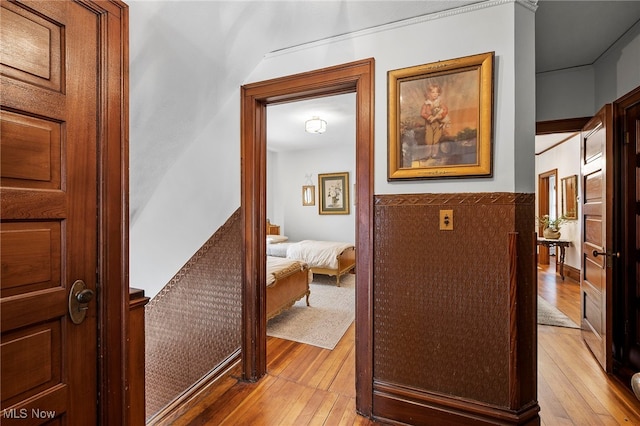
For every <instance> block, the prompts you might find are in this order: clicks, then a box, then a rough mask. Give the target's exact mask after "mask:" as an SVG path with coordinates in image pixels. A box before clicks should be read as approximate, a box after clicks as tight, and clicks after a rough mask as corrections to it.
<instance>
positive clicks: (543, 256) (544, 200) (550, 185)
mask: <svg viewBox="0 0 640 426" xmlns="http://www.w3.org/2000/svg"><path fill="white" fill-rule="evenodd" d="M557 180H558V169H553V170H549V171H546V172H544V173H540V174H539V175H538V197H537V198H538V217H544V216H549V217H550V218H552V219H553V218H556V217H557V216H556V215H557V205H558V197H557V193H556V181H557ZM542 231H543V229H542V225H540V226H539V228H538V235H542ZM552 250H553V248H549V247H546V246H542V245H541V246H539V247H538V263H539V264H540V265H549V262H550V256H551V255H554V254H555V253H554V252H553V251H552Z"/></svg>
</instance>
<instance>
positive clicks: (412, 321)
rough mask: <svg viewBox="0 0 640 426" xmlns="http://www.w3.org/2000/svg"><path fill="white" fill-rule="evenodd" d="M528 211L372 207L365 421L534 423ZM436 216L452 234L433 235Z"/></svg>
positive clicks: (432, 197)
mask: <svg viewBox="0 0 640 426" xmlns="http://www.w3.org/2000/svg"><path fill="white" fill-rule="evenodd" d="M534 200H535V198H534V194H513V193H480V194H475V193H474V194H416V195H380V196H377V197H376V199H375V236H374V247H375V248H374V253H375V257H374V258H375V261H374V277H375V280H374V314H373V318H374V322H373V323H374V331H373V335H374V360H373V363H374V413H376V412H378V410H377V409H376V407H378V408H380V407H384V408H385V409H384V410H382V411H387V413H386V414H387V415H388V410H392V411H393V412H396V413H397V416H395V417H393V419H394V420H399V421H403V422H407V423H411V422H412V421H416V419H418V418H421V419H423V420H424V421H426V419H429V418H431V419H432V420H435V419H437V418H439V419H440V420H442V421H445V422H447V424H457V422H456V421H455V419H458V420H459V421H460V424H464V423H465V421H469V420H470V419H474V421H476V422H479V423H477V424H483V421H486V422H487V423H492V422H495V421H496V420H497V419H498V418H500V419H501V420H500V421H503V422H505V423H504V424H525V423H528V422H529V421H531V420H532V419H533V418H537V412H538V406H537V401H536V398H537V396H536V394H537V392H536V371H537V367H536V360H537V357H536V326H535V303H536V302H535V295H536V288H535V286H536V281H535V280H536V269H535V240H534V225H535V221H534ZM441 210H452V212H453V215H452V216H453V217H452V218H451V220H452V221H453V230H440V223H439V221H440V211H441ZM444 412H446V416H443V415H442V413H444ZM438 413H439V414H438ZM434 416H435V417H434ZM438 416H440V417H438ZM465 419H466V420H465ZM538 421H539V419H538ZM434 424H435V423H434ZM474 424H475V423H474ZM532 424H535V420H534V421H533V423H532Z"/></svg>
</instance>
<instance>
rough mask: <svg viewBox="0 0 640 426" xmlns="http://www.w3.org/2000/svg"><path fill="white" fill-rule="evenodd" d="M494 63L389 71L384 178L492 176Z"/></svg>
mask: <svg viewBox="0 0 640 426" xmlns="http://www.w3.org/2000/svg"><path fill="white" fill-rule="evenodd" d="M493 61H494V52H489V53H483V54H478V55H473V56H466V57H463V58H457V59H450V60H446V61H440V62H434V63H430V64H425V65H419V66H414V67H409V68H402V69H398V70H393V71H389V73H388V90H389V140H388V176H387V177H388V180H390V181H391V180H400V179H429V178H460V177H479V176H484V177H490V176H491V175H492V163H493V158H492V154H493V153H492V132H493V129H492V123H493Z"/></svg>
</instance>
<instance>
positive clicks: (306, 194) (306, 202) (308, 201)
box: [302, 185, 316, 206]
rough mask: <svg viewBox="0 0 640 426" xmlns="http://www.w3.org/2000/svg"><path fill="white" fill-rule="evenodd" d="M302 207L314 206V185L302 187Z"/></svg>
mask: <svg viewBox="0 0 640 426" xmlns="http://www.w3.org/2000/svg"><path fill="white" fill-rule="evenodd" d="M302 205H303V206H315V205H316V187H315V186H314V185H304V186H303V187H302Z"/></svg>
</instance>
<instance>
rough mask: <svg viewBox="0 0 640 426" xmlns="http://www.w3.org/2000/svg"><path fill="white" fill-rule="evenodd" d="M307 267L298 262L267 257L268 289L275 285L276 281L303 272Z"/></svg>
mask: <svg viewBox="0 0 640 426" xmlns="http://www.w3.org/2000/svg"><path fill="white" fill-rule="evenodd" d="M306 266H307V265H306V264H305V263H303V262H301V261H298V260H294V259H285V258H284V257H272V256H267V287H269V286H270V285H273V283H274V282H275V281H276V279H278V278H280V277H286V276H287V275H291V274H292V273H294V272H298V271H302V270H304V268H305V267H306Z"/></svg>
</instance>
